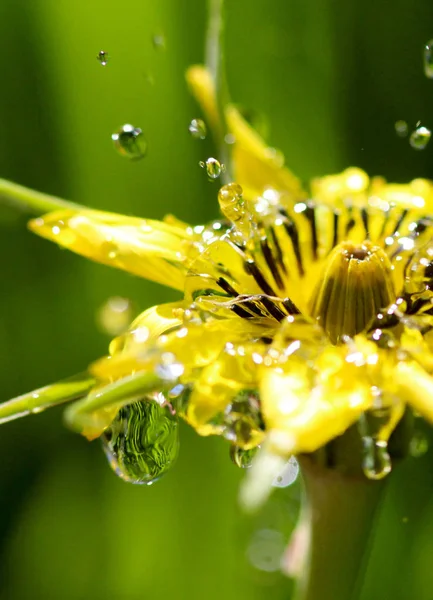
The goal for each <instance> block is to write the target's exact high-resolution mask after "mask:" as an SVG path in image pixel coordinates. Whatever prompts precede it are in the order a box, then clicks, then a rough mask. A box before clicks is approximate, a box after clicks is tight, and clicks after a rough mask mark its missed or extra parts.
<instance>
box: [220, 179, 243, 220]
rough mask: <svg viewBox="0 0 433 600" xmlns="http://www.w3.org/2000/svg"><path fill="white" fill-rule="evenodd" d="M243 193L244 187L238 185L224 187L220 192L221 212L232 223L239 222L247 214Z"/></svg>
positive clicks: (232, 184) (230, 184)
mask: <svg viewBox="0 0 433 600" xmlns="http://www.w3.org/2000/svg"><path fill="white" fill-rule="evenodd" d="M242 192H243V190H242V187H241V186H240V185H239V184H238V183H228V184H227V185H223V187H222V188H221V189H220V191H219V192H218V202H219V205H220V209H221V212H222V213H223V215H224V216H225V217H227V218H228V219H229V220H230V221H233V222H236V221H238V220H239V219H241V218H242V217H243V215H244V213H245V209H244V203H243V200H242Z"/></svg>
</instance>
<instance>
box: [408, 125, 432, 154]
mask: <svg viewBox="0 0 433 600" xmlns="http://www.w3.org/2000/svg"><path fill="white" fill-rule="evenodd" d="M430 137H431V131H430V129H427V127H417V128H416V129H415V130H414V131H412V133H411V134H410V138H409V143H410V145H411V146H412V148H414V149H415V150H424V148H425V147H426V146H427V144H428V143H429V141H430Z"/></svg>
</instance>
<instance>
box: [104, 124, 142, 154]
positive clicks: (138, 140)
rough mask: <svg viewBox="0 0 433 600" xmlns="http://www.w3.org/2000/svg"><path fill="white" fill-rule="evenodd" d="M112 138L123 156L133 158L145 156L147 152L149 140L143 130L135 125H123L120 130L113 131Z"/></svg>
mask: <svg viewBox="0 0 433 600" xmlns="http://www.w3.org/2000/svg"><path fill="white" fill-rule="evenodd" d="M111 139H112V140H113V142H114V145H115V147H116V150H117V151H118V153H119V154H121V155H122V156H126V157H127V158H129V159H131V160H138V159H140V158H143V157H144V156H145V155H146V152H147V142H146V140H145V139H144V136H143V132H142V131H141V129H139V128H138V127H134V126H133V125H129V124H126V125H123V126H122V127H121V128H120V129H119V131H117V132H116V133H113V135H112V136H111Z"/></svg>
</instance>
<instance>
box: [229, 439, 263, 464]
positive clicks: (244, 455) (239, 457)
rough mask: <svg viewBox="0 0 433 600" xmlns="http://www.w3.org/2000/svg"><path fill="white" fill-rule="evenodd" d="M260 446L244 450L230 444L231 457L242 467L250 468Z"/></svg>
mask: <svg viewBox="0 0 433 600" xmlns="http://www.w3.org/2000/svg"><path fill="white" fill-rule="evenodd" d="M258 449H259V446H257V447H256V448H251V450H243V449H242V448H239V446H236V445H234V444H233V445H232V446H230V458H231V459H232V461H233V462H234V464H235V465H236V466H237V467H240V468H241V469H249V468H250V467H251V465H252V463H253V458H254V457H255V455H256V454H257V451H258Z"/></svg>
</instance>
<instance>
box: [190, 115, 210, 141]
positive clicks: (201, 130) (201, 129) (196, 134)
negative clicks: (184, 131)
mask: <svg viewBox="0 0 433 600" xmlns="http://www.w3.org/2000/svg"><path fill="white" fill-rule="evenodd" d="M188 130H189V132H190V134H191V135H192V137H193V138H195V139H196V140H204V139H205V137H206V134H207V129H206V123H205V122H204V121H203V120H202V119H193V120H192V121H191V123H190V124H189V127H188Z"/></svg>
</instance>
